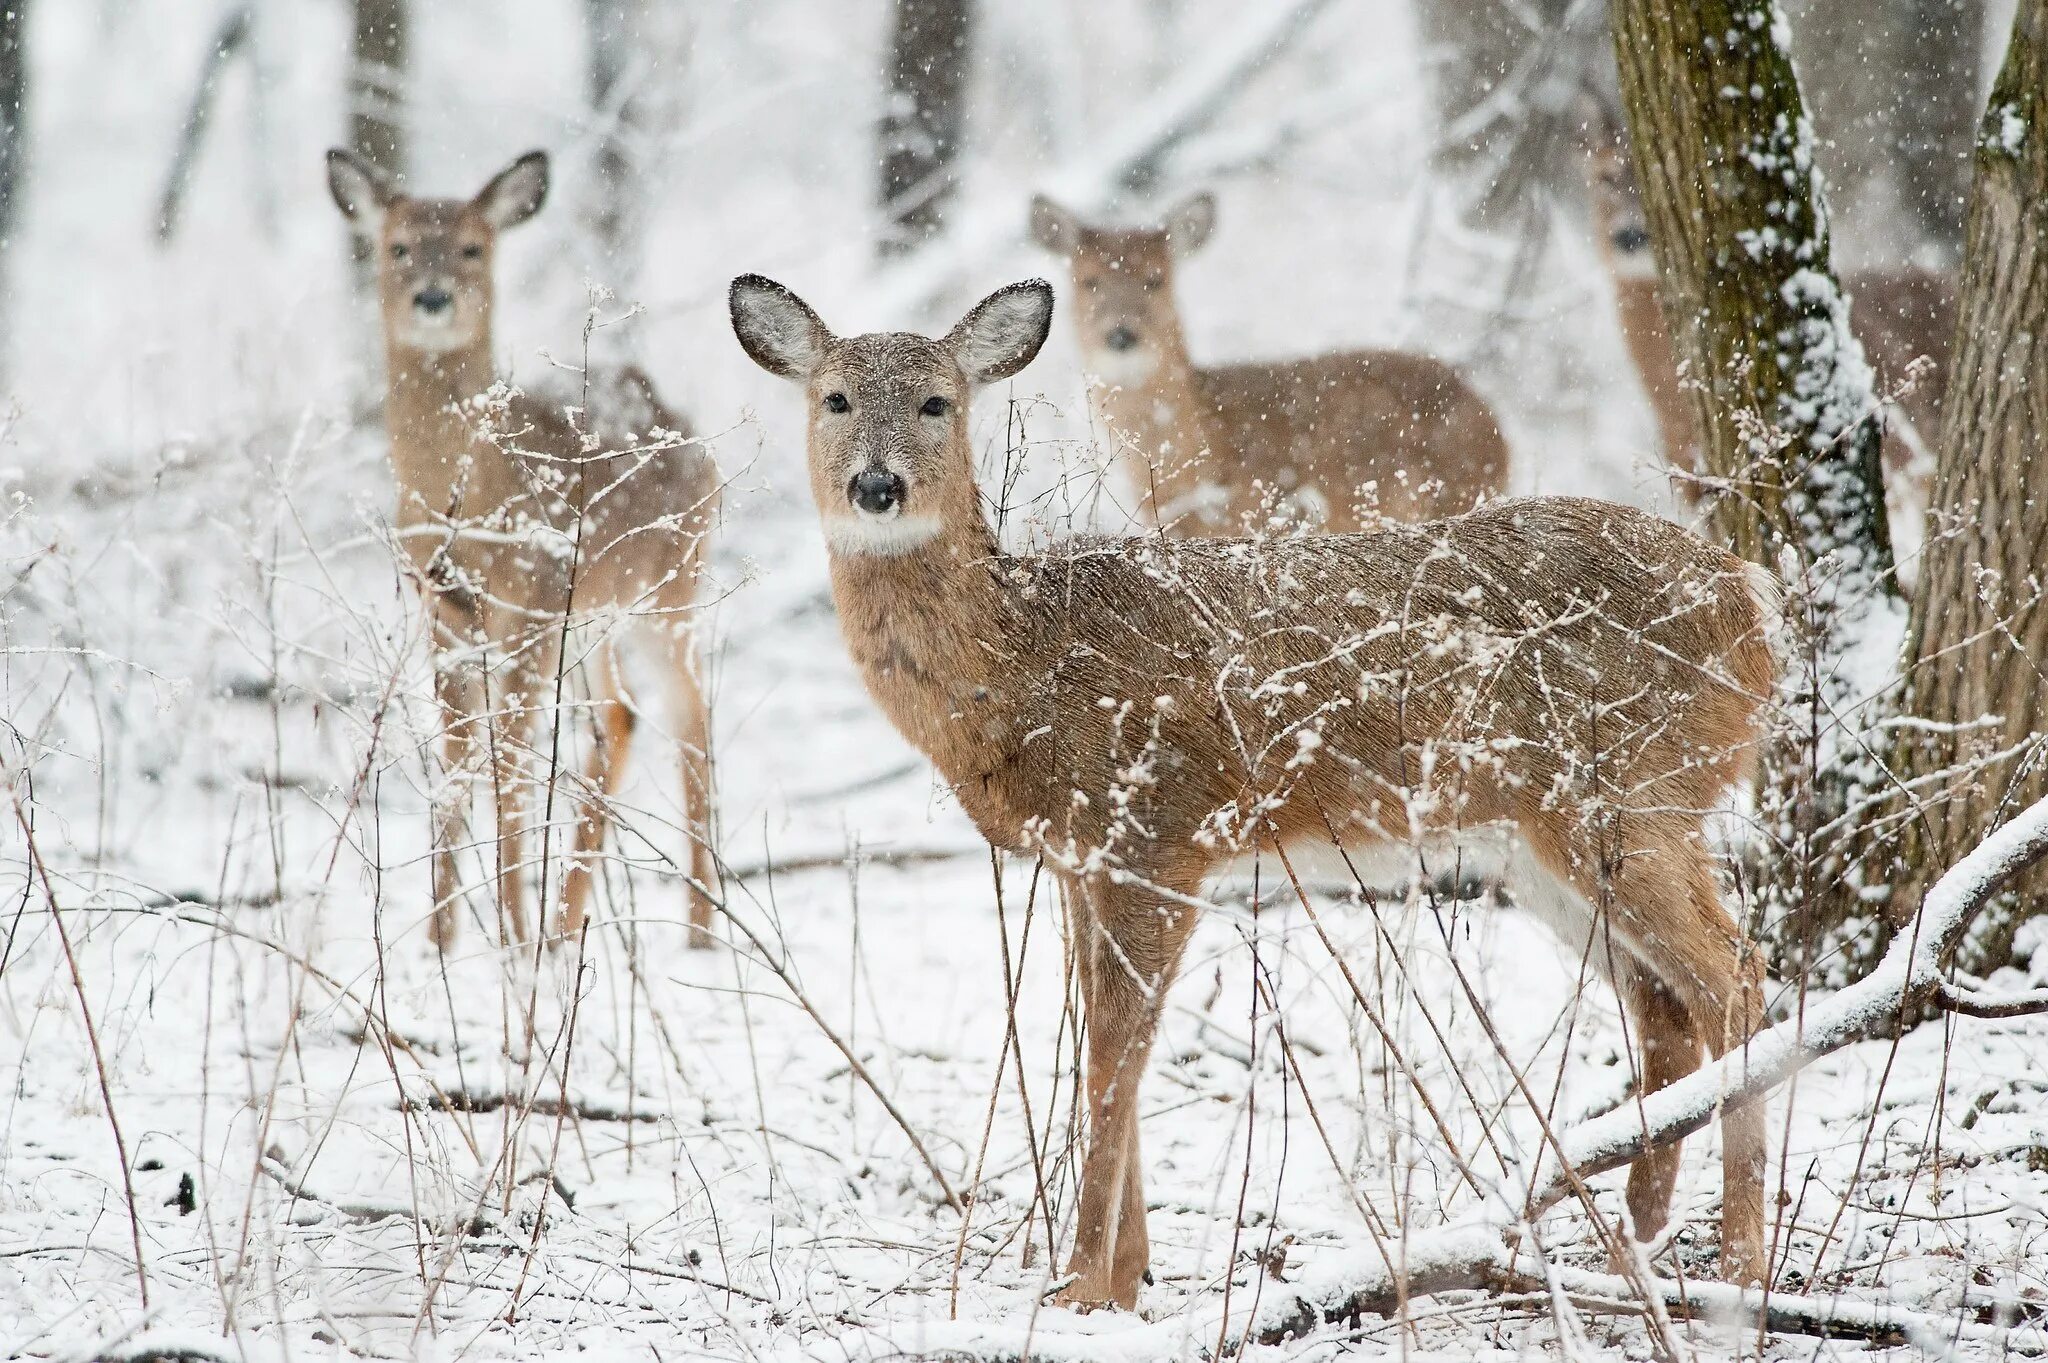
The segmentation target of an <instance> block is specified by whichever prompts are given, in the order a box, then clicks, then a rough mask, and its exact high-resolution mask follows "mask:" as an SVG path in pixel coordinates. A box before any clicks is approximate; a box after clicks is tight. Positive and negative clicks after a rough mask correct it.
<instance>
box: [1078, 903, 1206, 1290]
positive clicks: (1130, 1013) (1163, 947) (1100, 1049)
mask: <svg viewBox="0 0 2048 1363" xmlns="http://www.w3.org/2000/svg"><path fill="white" fill-rule="evenodd" d="M1068 901H1069V904H1070V905H1073V906H1075V908H1076V911H1074V912H1073V915H1072V918H1073V923H1074V930H1075V932H1076V934H1077V937H1078V940H1077V942H1076V945H1075V954H1076V959H1077V961H1078V962H1079V964H1080V977H1081V986H1082V1005H1083V1008H1084V1010H1085V1014H1086V1015H1085V1018H1084V1024H1085V1028H1086V1033H1087V1047H1088V1050H1087V1091H1088V1115H1089V1121H1088V1150H1087V1153H1086V1155H1085V1157H1084V1158H1083V1160H1082V1164H1081V1199H1080V1209H1079V1212H1078V1214H1077V1217H1076V1225H1075V1231H1074V1251H1073V1255H1072V1257H1071V1258H1070V1259H1069V1260H1068V1263H1067V1271H1068V1272H1069V1273H1070V1274H1072V1275H1073V1276H1074V1281H1073V1283H1072V1284H1071V1285H1069V1286H1068V1287H1067V1288H1066V1290H1065V1291H1064V1292H1062V1293H1061V1294H1060V1299H1061V1301H1062V1302H1064V1303H1065V1304H1067V1305H1069V1306H1073V1307H1077V1308H1080V1309H1087V1308H1090V1307H1096V1306H1120V1307H1123V1308H1125V1309H1126V1310H1128V1309H1130V1308H1132V1307H1135V1306H1136V1305H1137V1302H1138V1288H1139V1285H1140V1284H1141V1283H1142V1282H1143V1280H1144V1276H1145V1269H1146V1263H1147V1259H1148V1256H1149V1254H1150V1252H1151V1242H1150V1240H1149V1238H1148V1237H1147V1235H1146V1231H1145V1199H1144V1169H1143V1164H1142V1157H1141V1154H1140V1149H1139V1141H1138V1089H1139V1084H1140V1082H1141V1080H1142V1079H1143V1077H1144V1073H1145V1064H1146V1061H1147V1060H1148V1059H1149V1058H1150V1056H1151V1053H1152V1039H1153V1035H1154V1033H1155V1031H1156V1030H1157V1028H1158V1025H1159V1013H1160V1008H1161V1005H1162V1002H1163V1000H1164V997H1165V993H1166V990H1167V987H1168V986H1169V985H1171V984H1172V982H1173V977H1174V972H1175V970H1176V969H1178V967H1179V965H1180V955H1181V950H1182V948H1183V947H1184V946H1185V945H1186V943H1187V936H1188V933H1189V931H1190V930H1191V929H1192V927H1193V915H1192V914H1191V913H1189V912H1188V911H1187V910H1185V909H1184V908H1181V907H1179V906H1178V905H1174V904H1169V903H1166V902H1164V901H1162V900H1161V899H1160V897H1159V896H1157V895H1155V894H1152V893H1150V892H1148V891H1146V890H1144V889H1142V888H1140V887H1136V886H1130V885H1111V884H1109V883H1108V881H1107V880H1106V878H1100V877H1097V878H1091V879H1088V880H1086V881H1070V882H1069V887H1068Z"/></svg>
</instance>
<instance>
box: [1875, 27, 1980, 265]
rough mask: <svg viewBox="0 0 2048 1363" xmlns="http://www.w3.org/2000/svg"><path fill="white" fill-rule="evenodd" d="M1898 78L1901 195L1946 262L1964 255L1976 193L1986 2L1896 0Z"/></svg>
mask: <svg viewBox="0 0 2048 1363" xmlns="http://www.w3.org/2000/svg"><path fill="white" fill-rule="evenodd" d="M1892 3H1893V4H1894V5H1895V6H1898V7H1900V8H1902V9H1903V10H1904V13H1903V15H1902V17H1901V18H1900V20H1899V21H1898V22H1896V23H1894V24H1893V25H1892V30H1891V31H1892V39H1893V44H1894V50H1895V51H1896V53H1897V58H1896V60H1895V61H1894V63H1893V66H1894V69H1895V70H1897V71H1898V73H1899V85H1898V89H1897V91H1896V92H1895V93H1894V95H1893V108H1894V111H1895V116H1896V117H1897V119H1898V124H1897V129H1896V132H1895V133H1894V136H1893V144H1894V145H1895V146H1896V147H1897V149H1898V157H1899V169H1898V175H1899V197H1900V199H1901V200H1903V201H1904V205H1905V208H1906V210H1907V212H1908V213H1910V214H1911V215H1912V217H1913V220H1914V222H1915V223H1917V224H1918V226H1919V234H1920V244H1922V245H1927V246H1931V247H1933V248H1935V251H1936V253H1937V254H1938V256H1939V263H1940V264H1944V265H1946V264H1947V263H1949V262H1950V261H1953V260H1954V259H1956V257H1957V256H1958V255H1959V254H1961V251H1962V247H1963V207H1964V205H1965V203H1966V202H1967V201H1968V198H1969V192H1970V134H1971V132H1972V130H1973V129H1974V128H1975V126H1976V122H1977V110H1978V108H1979V107H1980V106H1979V104H1978V101H1977V92H1978V90H1979V89H1981V88H1982V81H1981V80H1980V79H1979V75H1978V68H1979V66H1980V64H1981V57H1980V53H1981V50H1982V45H1983V39H1984V3H1983V0H1892Z"/></svg>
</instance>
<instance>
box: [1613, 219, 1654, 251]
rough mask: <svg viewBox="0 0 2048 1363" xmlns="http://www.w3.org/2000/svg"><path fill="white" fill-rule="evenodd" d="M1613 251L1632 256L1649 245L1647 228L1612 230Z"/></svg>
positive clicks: (1619, 228)
mask: <svg viewBox="0 0 2048 1363" xmlns="http://www.w3.org/2000/svg"><path fill="white" fill-rule="evenodd" d="M1613 241H1614V249H1615V250H1617V251H1621V252H1624V253H1626V254H1628V255H1634V254H1635V253H1636V252H1637V251H1640V250H1642V249H1643V248H1644V247H1645V246H1648V245H1649V244H1650V229H1649V228H1647V227H1633V226H1631V227H1617V228H1615V229H1614V237H1613Z"/></svg>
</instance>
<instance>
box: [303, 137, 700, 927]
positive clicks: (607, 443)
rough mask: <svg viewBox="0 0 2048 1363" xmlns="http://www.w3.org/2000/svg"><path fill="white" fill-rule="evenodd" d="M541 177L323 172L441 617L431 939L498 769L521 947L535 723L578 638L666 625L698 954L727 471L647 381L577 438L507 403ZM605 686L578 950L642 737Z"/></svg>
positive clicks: (528, 171) (584, 822)
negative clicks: (503, 312) (467, 179)
mask: <svg viewBox="0 0 2048 1363" xmlns="http://www.w3.org/2000/svg"><path fill="white" fill-rule="evenodd" d="M547 173H548V172H547V158H546V156H545V155H543V154H542V153H540V152H529V153H528V154H527V155H525V156H522V157H520V158H519V159H518V160H516V161H514V162H513V163H512V164H511V165H510V166H508V167H506V169H505V170H504V171H502V172H500V173H499V174H498V176H497V177H496V178H494V179H493V180H492V181H491V182H490V183H489V184H488V185H486V186H485V187H484V189H483V190H482V192H481V193H479V194H478V195H477V196H476V197H475V198H473V199H423V198H412V197H409V196H407V195H404V194H400V193H397V192H396V191H394V190H393V189H392V188H391V187H390V186H388V185H386V184H385V183H384V182H383V181H382V180H381V179H380V178H379V177H378V176H377V175H376V174H375V173H374V172H373V171H372V170H371V169H370V168H369V167H368V166H366V165H364V164H363V163H362V162H360V161H358V160H357V159H356V158H354V157H353V156H350V155H349V154H348V153H347V152H343V151H332V152H329V153H328V182H329V187H330V188H331V189H332V191H333V194H334V199H335V202H336V203H337V204H338V205H340V207H341V210H342V212H343V213H344V214H346V215H347V217H348V218H349V220H350V221H351V222H352V223H353V224H354V225H355V228H356V230H357V231H358V232H360V233H361V234H362V235H363V236H364V237H365V238H367V239H368V240H369V241H370V242H371V243H372V244H373V245H374V246H375V248H376V251H377V258H378V261H379V268H378V294H379V301H380V305H381V308H382V313H383V319H384V338H385V345H386V352H387V359H386V364H387V369H388V374H389V385H390V386H389V390H388V392H387V393H386V396H385V420H386V423H387V425H388V426H389V428H390V433H391V466H392V471H393V472H394V473H395V474H396V475H397V480H398V509H397V518H396V519H397V524H398V527H399V534H400V536H401V539H402V542H403V545H404V549H405V552H406V555H407V556H408V558H409V560H410V562H411V565H412V567H413V569H414V574H415V580H416V582H417V583H418V585H419V587H420V589H421V592H422V594H423V595H424V597H425V599H426V602H427V606H428V609H429V610H430V611H431V612H432V615H433V623H434V630H433V635H432V639H433V648H434V654H435V663H434V668H435V686H436V689H437V692H438V695H439V698H440V702H441V706H442V711H443V714H442V719H443V734H442V745H441V746H442V754H443V759H444V765H445V766H446V768H447V771H448V773H449V776H450V780H449V786H448V789H447V790H446V791H445V792H443V796H442V798H441V800H440V802H439V803H438V805H437V808H436V812H435V821H434V823H435V826H434V842H435V848H434V915H433V920H432V925H431V933H432V935H433V938H434V940H435V942H436V943H438V944H440V945H442V946H444V947H445V946H446V945H447V944H448V943H450V942H451V941H452V940H453V939H454V936H455V931H456V923H457V908H458V906H459V903H460V900H461V882H460V874H459V866H458V863H457V860H456V852H455V849H456V848H457V847H459V846H460V845H461V843H462V842H463V841H465V829H466V827H467V818H468V805H469V803H470V800H469V788H470V781H471V779H472V778H474V777H477V776H480V775H481V774H482V773H481V771H480V768H481V767H482V766H483V765H485V764H486V762H487V761H494V762H495V770H494V772H493V773H492V775H493V778H494V779H493V780H492V782H491V784H492V787H493V789H494V790H495V792H496V794H497V806H498V834H499V837H498V867H499V874H498V886H499V910H500V913H501V915H502V918H501V922H500V930H501V932H502V933H503V934H504V935H505V936H506V937H507V938H508V939H515V938H516V939H519V940H524V939H525V938H526V935H527V922H526V908H525V904H526V889H525V876H526V870H527V868H526V865H525V851H524V848H525V837H526V832H527V829H528V826H529V824H530V820H531V810H530V808H529V805H530V802H531V786H532V777H533V776H534V775H535V772H536V767H537V762H536V752H537V750H536V747H535V744H534V732H535V721H536V719H537V718H538V717H539V715H540V713H541V711H542V710H543V709H544V708H546V707H547V706H549V705H551V704H552V702H553V698H554V695H555V694H556V675H555V674H556V670H557V668H558V667H559V666H560V664H561V660H562V653H561V647H560V646H561V640H562V634H563V629H564V627H565V623H566V622H568V621H570V620H573V619H580V618H584V617H587V616H589V615H590V614H591V613H592V612H616V611H627V612H630V613H631V614H632V616H633V617H634V618H635V619H639V620H645V621H648V622H651V623H652V624H654V625H655V626H656V627H657V633H658V634H659V635H660V636H661V639H662V642H663V644H664V647H665V648H666V650H667V656H666V658H665V660H664V661H665V662H666V663H667V675H668V677H669V679H670V681H671V683H672V686H673V690H674V693H675V701H676V709H677V711H678V728H679V729H680V731H681V735H682V741H683V809H684V811H685V816H686V825H687V831H688V836H689V838H690V841H691V844H692V849H693V850H692V858H693V860H692V863H691V865H692V870H693V873H694V876H695V880H696V886H693V888H692V890H691V892H690V901H691V902H690V922H691V925H692V940H693V941H696V942H699V943H708V941H709V937H708V928H709V924H710V912H711V906H710V903H709V901H708V900H707V899H706V898H705V897H704V895H703V894H702V893H701V892H699V887H705V886H710V885H714V884H716V879H717V877H716V871H715V863H714V860H713V858H712V855H711V849H710V842H709V839H710V833H711V805H710V800H711V772H710V757H709V747H708V745H709V733H708V727H707V723H706V714H705V702H704V693H703V687H702V683H701V681H700V679H699V676H698V671H697V664H696V659H695V657H694V651H693V647H692V643H691V634H690V631H689V628H688V626H689V622H690V614H691V610H692V607H693V605H694V603H695V600H696V594H697V581H698V576H699V574H700V572H701V570H702V567H703V549H704V541H705V536H706V535H707V533H708V531H709V529H710V526H711V521H712V518H713V516H714V515H715V514H716V512H717V509H718V475H717V470H716V469H715V468H714V467H713V466H712V463H711V461H710V459H709V457H708V456H706V455H705V454H704V453H703V452H702V451H701V450H700V449H699V448H698V447H697V446H696V445H695V443H694V442H692V441H691V440H690V439H689V435H688V431H687V430H686V428H685V426H684V423H683V421H682V419H681V418H680V417H678V416H676V415H675V414H674V413H672V412H670V411H669V410H667V409H666V408H664V407H663V406H662V405H661V403H660V401H659V400H658V399H657V398H656V397H655V394H654V389H653V386H652V385H651V384H650V383H649V382H648V381H647V379H646V376H645V375H643V374H641V373H640V372H639V371H638V370H634V369H628V370H625V371H622V372H620V373H618V374H615V375H610V376H605V377H603V378H593V380H592V381H591V383H590V384H589V389H590V392H589V394H588V396H587V398H586V399H585V400H584V401H583V402H582V403H581V404H579V405H580V406H582V407H583V408H584V409H585V410H584V412H583V414H582V415H581V416H580V417H579V418H578V419H577V420H576V421H573V422H572V420H571V419H570V416H569V415H568V413H567V412H565V410H564V408H563V407H562V406H561V405H560V404H550V403H546V402H541V401H537V400H534V399H531V398H528V397H526V396H524V395H522V394H519V393H516V392H510V391H508V390H505V389H503V388H502V387H500V386H498V384H497V375H496V373H495V371H494V369H493V365H492V358H491V303H492V284H491V261H492V255H493V252H494V250H495V247H496V244H497V235H498V233H499V232H500V231H503V230H504V229H506V228H508V227H512V226H514V225H516V224H518V223H521V222H524V221H525V220H526V219H527V218H529V217H531V216H532V215H533V214H534V213H535V212H537V211H538V210H539V208H540V206H541V202H542V200H543V199H544V198H545V197H546V194H547ZM586 437H588V438H586ZM596 669H597V677H596V690H597V694H596V696H595V698H594V699H595V704H596V712H597V719H598V730H599V732H598V737H597V742H596V745H595V748H594V750H593V755H592V758H591V762H590V765H589V768H588V770H587V771H586V772H585V773H584V774H583V777H582V783H583V788H582V789H581V790H580V791H578V792H577V794H578V796H579V798H580V803H581V807H582V811H583V812H582V817H581V821H580V825H579V828H578V831H577V845H576V858H575V860H574V862H573V863H572V864H571V867H570V870H569V873H568V876H567V879H566V881H565V883H564V892H563V909H562V915H561V921H560V924H559V930H560V932H561V933H562V934H563V935H564V936H567V935H571V934H574V933H576V932H577V931H578V930H580V928H581V927H582V925H583V921H584V916H585V913H586V910H587V908H588V905H589V899H590V893H591V888H592V884H593V881H594V869H593V866H592V863H593V861H594V860H595V858H596V857H597V855H598V854H599V853H600V852H601V851H602V849H603V845H604V837H605V826H606V822H607V809H608V806H609V804H610V801H611V798H612V795H613V793H614V792H615V791H616V789H617V787H618V783H619V781H620V779H621V777H622V776H623V774H624V771H625V764H626V758H627V754H628V751H629V750H630V748H631V745H632V736H633V729H634V724H635V716H634V711H633V708H632V706H631V704H630V702H629V701H628V700H627V698H626V696H625V694H624V691H623V690H622V688H621V684H620V678H619V672H618V660H617V658H616V657H615V656H614V654H613V651H612V647H611V644H610V642H609V641H606V642H604V643H603V644H602V645H601V646H600V647H599V649H598V650H597V655H596Z"/></svg>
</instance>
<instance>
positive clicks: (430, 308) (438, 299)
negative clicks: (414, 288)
mask: <svg viewBox="0 0 2048 1363" xmlns="http://www.w3.org/2000/svg"><path fill="white" fill-rule="evenodd" d="M454 301H455V299H454V298H452V297H451V296H450V295H449V293H448V290H446V289H421V290H420V291H419V292H418V293H416V294H414V295H413V296H412V305H413V306H414V307H416V308H418V309H419V310H420V311H421V312H445V311H447V309H448V306H449V305H450V304H451V303H453V302H454Z"/></svg>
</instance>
